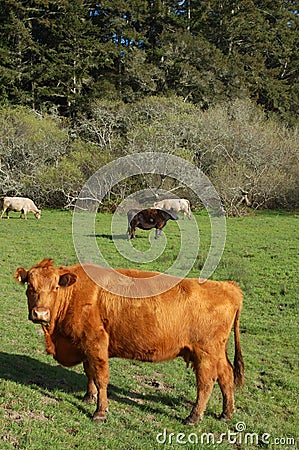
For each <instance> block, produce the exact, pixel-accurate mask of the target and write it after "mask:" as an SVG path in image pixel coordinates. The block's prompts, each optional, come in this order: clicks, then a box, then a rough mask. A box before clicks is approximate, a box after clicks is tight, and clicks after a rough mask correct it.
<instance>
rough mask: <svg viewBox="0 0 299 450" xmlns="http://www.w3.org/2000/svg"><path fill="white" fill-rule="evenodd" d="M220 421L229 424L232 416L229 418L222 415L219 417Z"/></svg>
mask: <svg viewBox="0 0 299 450" xmlns="http://www.w3.org/2000/svg"><path fill="white" fill-rule="evenodd" d="M218 418H219V420H221V421H222V422H227V421H228V420H231V418H232V416H229V415H228V414H223V413H222V414H220V416H219V417H218Z"/></svg>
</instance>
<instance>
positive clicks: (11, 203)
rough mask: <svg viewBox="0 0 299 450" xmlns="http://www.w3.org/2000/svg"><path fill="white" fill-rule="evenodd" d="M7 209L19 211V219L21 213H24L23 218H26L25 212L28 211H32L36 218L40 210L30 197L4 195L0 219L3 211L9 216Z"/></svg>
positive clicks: (39, 214) (38, 216)
mask: <svg viewBox="0 0 299 450" xmlns="http://www.w3.org/2000/svg"><path fill="white" fill-rule="evenodd" d="M9 211H20V212H21V214H20V219H21V217H22V214H24V218H25V219H27V214H28V213H30V212H31V213H33V214H34V215H35V217H36V218H37V219H39V218H40V216H41V211H40V210H39V209H37V207H36V206H35V204H34V203H33V201H32V200H30V198H26V197H4V199H3V210H2V214H1V217H0V219H2V217H3V214H4V213H6V216H7V218H9V216H8V213H9Z"/></svg>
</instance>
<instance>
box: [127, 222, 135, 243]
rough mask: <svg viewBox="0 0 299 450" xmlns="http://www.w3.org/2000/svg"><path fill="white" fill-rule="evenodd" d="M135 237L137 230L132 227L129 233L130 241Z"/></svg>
mask: <svg viewBox="0 0 299 450" xmlns="http://www.w3.org/2000/svg"><path fill="white" fill-rule="evenodd" d="M134 237H135V228H133V227H132V225H131V226H130V228H129V233H128V240H130V239H132V238H134Z"/></svg>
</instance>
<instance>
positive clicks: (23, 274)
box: [14, 267, 28, 284]
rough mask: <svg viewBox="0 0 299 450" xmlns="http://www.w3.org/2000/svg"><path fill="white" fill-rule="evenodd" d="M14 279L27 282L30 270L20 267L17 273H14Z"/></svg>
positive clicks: (23, 282)
mask: <svg viewBox="0 0 299 450" xmlns="http://www.w3.org/2000/svg"><path fill="white" fill-rule="evenodd" d="M14 279H15V280H16V281H17V282H18V283H22V284H25V283H27V281H28V272H27V270H26V269H23V267H19V268H18V269H17V271H16V273H15V274H14Z"/></svg>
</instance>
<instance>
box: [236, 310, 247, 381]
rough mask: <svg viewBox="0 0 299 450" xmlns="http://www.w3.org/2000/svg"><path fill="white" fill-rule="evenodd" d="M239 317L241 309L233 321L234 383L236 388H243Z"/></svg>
mask: <svg viewBox="0 0 299 450" xmlns="http://www.w3.org/2000/svg"><path fill="white" fill-rule="evenodd" d="M240 316H241V309H238V310H237V313H236V316H235V321H234V336H235V357H234V381H235V385H236V386H243V385H244V381H245V380H244V361H243V356H242V350H241V341H240Z"/></svg>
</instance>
